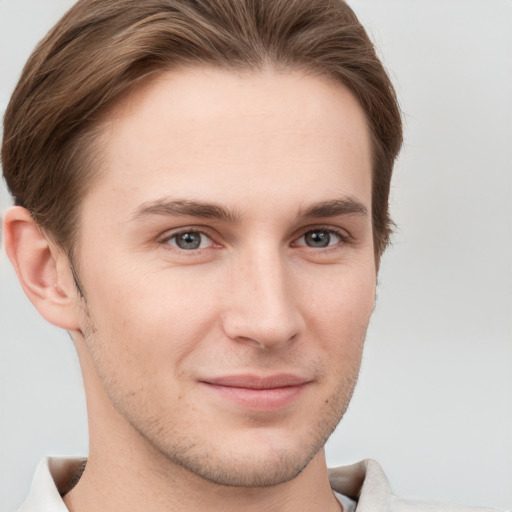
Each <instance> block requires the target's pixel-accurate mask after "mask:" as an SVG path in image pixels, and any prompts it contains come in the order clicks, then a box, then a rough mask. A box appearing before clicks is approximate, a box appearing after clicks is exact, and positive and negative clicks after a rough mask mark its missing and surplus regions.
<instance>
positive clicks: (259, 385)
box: [200, 374, 311, 413]
mask: <svg viewBox="0 0 512 512" xmlns="http://www.w3.org/2000/svg"><path fill="white" fill-rule="evenodd" d="M200 382H201V384H203V385H204V386H205V387H206V388H207V389H209V390H210V391H211V392H213V395H214V396H216V397H217V398H218V399H220V400H221V403H227V404H231V405H230V407H232V406H234V407H235V408H236V409H237V410H250V411H252V412H258V413H270V412H275V411H279V410H282V409H284V408H286V407H288V406H291V405H292V404H293V403H295V402H296V401H297V400H298V399H299V397H300V396H301V395H302V392H303V390H304V389H305V388H306V386H307V385H308V384H309V383H310V382H311V380H308V379H305V378H304V377H300V376H297V375H292V374H279V375H270V376H264V377H262V376H258V375H229V376H224V377H216V378H210V379H203V380H201V381H200Z"/></svg>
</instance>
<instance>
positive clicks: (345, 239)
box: [159, 226, 352, 256]
mask: <svg viewBox="0 0 512 512" xmlns="http://www.w3.org/2000/svg"><path fill="white" fill-rule="evenodd" d="M314 232H325V233H328V234H329V235H334V236H335V237H337V238H338V239H339V241H338V242H336V243H334V244H332V245H327V246H325V247H311V246H308V245H306V244H305V243H304V244H302V243H301V244H298V243H297V242H298V241H299V240H301V239H302V238H304V237H305V236H306V235H307V234H308V233H314ZM186 234H195V235H200V236H201V237H206V238H208V239H209V240H210V244H209V245H208V246H207V247H198V248H197V249H190V250H187V249H183V248H181V247H179V246H178V245H177V244H176V243H175V244H172V243H171V241H172V240H176V239H177V238H178V237H179V236H180V235H186ZM351 241H352V237H351V236H350V234H349V233H347V232H346V231H345V230H341V229H335V228H333V227H330V226H329V227H328V226H312V227H309V226H308V227H307V229H303V230H302V231H301V234H300V236H298V237H296V238H294V240H293V242H292V244H291V246H292V247H304V248H305V249H309V250H311V251H314V252H315V253H324V252H329V251H332V250H336V249H339V246H340V245H341V246H343V245H345V244H348V243H351ZM159 243H161V244H162V245H164V246H167V247H168V248H169V247H172V248H173V250H176V251H178V252H179V253H180V254H183V255H189V256H194V255H197V254H199V253H201V252H202V251H208V250H211V249H215V248H220V247H222V246H221V244H218V243H216V242H215V240H214V237H212V236H211V234H209V233H208V232H206V231H205V230H203V229H200V228H194V227H187V228H183V229H180V230H179V231H177V232H173V233H171V234H166V236H165V237H162V238H161V240H160V241H159ZM201 243H202V242H201ZM215 246H216V247H215Z"/></svg>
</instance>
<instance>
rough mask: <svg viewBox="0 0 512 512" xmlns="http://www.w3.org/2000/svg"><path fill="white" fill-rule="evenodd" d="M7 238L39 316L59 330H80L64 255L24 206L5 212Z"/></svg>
mask: <svg viewBox="0 0 512 512" xmlns="http://www.w3.org/2000/svg"><path fill="white" fill-rule="evenodd" d="M4 236H5V248H6V252H7V255H8V257H9V259H10V260H11V263H12V265H13V267H14V269H15V271H16V274H17V275H18V279H19V281H20V283H21V286H22V287H23V290H24V291H25V293H26V295H27V297H28V298H29V299H30V301H31V302H32V304H34V306H35V307H36V308H37V310H38V311H39V313H40V314H41V315H42V316H43V317H44V318H45V319H46V320H48V321H49V322H50V323H52V324H54V325H56V326H58V327H61V328H63V329H66V330H70V331H73V330H78V329H79V318H78V307H77V305H78V296H77V293H76V288H75V286H74V281H73V276H72V272H71V268H70V266H69V263H67V262H68V259H67V256H66V255H65V254H64V252H63V251H62V250H61V249H60V248H58V247H57V246H56V245H55V244H54V243H52V242H51V241H49V240H48V239H47V238H46V237H45V235H44V234H43V233H42V232H41V230H40V229H39V226H38V225H37V224H36V223H35V221H34V219H33V218H32V216H31V215H30V213H29V212H28V210H26V209H25V208H22V207H21V206H14V207H13V208H11V209H9V210H8V211H7V212H6V214H5V217H4ZM64 263H67V264H64Z"/></svg>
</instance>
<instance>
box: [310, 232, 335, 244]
mask: <svg viewBox="0 0 512 512" xmlns="http://www.w3.org/2000/svg"><path fill="white" fill-rule="evenodd" d="M330 241H331V235H330V234H329V233H328V232H327V231H310V232H309V233H307V234H306V244H307V245H309V246H310V247H327V246H328V245H329V242H330Z"/></svg>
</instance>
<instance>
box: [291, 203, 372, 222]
mask: <svg viewBox="0 0 512 512" xmlns="http://www.w3.org/2000/svg"><path fill="white" fill-rule="evenodd" d="M354 213H355V214H358V215H362V216H365V217H366V216H367V215H368V210H367V209H366V206H364V204H362V203H360V202H359V201H356V200H355V199H352V198H344V199H333V200H331V201H323V202H320V203H314V204H312V205H309V206H307V207H302V208H301V209H300V210H299V214H298V215H297V217H298V218H299V219H316V218H320V217H335V216H337V215H349V214H354Z"/></svg>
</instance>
